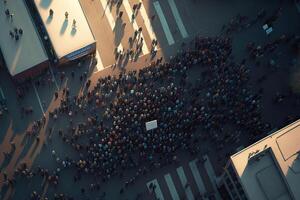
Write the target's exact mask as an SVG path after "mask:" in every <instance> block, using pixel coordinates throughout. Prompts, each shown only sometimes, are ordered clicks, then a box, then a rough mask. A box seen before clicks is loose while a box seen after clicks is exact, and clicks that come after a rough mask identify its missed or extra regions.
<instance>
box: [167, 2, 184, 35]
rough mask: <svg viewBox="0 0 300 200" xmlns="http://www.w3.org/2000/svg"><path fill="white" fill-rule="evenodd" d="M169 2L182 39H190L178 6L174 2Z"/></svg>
mask: <svg viewBox="0 0 300 200" xmlns="http://www.w3.org/2000/svg"><path fill="white" fill-rule="evenodd" d="M168 2H169V5H170V7H171V11H172V13H173V16H174V18H175V21H176V24H177V26H178V28H179V31H180V33H181V35H182V37H183V38H187V37H188V33H187V31H186V29H185V26H184V24H183V22H182V20H181V17H180V14H179V12H178V9H177V6H176V4H175V1H174V0H168Z"/></svg>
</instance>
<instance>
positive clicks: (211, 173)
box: [203, 155, 221, 200]
mask: <svg viewBox="0 0 300 200" xmlns="http://www.w3.org/2000/svg"><path fill="white" fill-rule="evenodd" d="M203 158H204V160H205V162H204V168H205V170H206V172H207V175H208V178H209V180H210V182H211V184H212V186H213V188H214V191H215V197H216V199H217V200H220V199H221V196H220V194H219V191H218V189H217V187H216V178H217V176H216V174H215V171H214V168H213V166H212V164H211V162H210V160H209V157H208V156H207V155H205V156H203Z"/></svg>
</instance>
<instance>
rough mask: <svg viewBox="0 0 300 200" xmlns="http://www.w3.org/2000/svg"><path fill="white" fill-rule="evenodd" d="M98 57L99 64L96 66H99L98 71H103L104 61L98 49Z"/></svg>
mask: <svg viewBox="0 0 300 200" xmlns="http://www.w3.org/2000/svg"><path fill="white" fill-rule="evenodd" d="M96 59H97V65H96V68H97V72H98V71H101V70H103V69H104V66H103V62H102V60H101V57H100V54H99V51H98V50H97V52H96Z"/></svg>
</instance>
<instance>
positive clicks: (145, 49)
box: [123, 0, 149, 55]
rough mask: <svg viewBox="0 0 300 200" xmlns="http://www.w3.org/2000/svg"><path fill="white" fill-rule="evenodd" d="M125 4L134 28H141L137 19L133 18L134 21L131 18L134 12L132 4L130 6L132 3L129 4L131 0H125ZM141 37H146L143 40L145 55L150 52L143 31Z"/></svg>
mask: <svg viewBox="0 0 300 200" xmlns="http://www.w3.org/2000/svg"><path fill="white" fill-rule="evenodd" d="M123 6H124V8H125V11H126V13H127V15H128V18H129V21H131V24H132V25H133V29H134V30H138V29H139V26H138V25H137V23H136V21H135V20H133V21H132V20H131V19H132V14H133V12H132V10H131V6H130V4H129V1H128V0H123ZM141 37H142V38H143V39H144V40H143V47H142V51H143V54H144V55H147V54H148V53H149V49H148V47H147V44H146V42H145V38H144V36H143V33H141Z"/></svg>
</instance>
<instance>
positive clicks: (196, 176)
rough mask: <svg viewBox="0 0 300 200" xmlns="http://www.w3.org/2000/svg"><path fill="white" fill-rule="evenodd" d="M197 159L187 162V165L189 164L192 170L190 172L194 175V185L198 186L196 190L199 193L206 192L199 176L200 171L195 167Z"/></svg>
mask: <svg viewBox="0 0 300 200" xmlns="http://www.w3.org/2000/svg"><path fill="white" fill-rule="evenodd" d="M196 162H197V159H195V160H193V161H191V162H189V166H190V169H191V171H192V174H193V176H194V179H195V182H196V185H197V187H198V190H199V192H200V193H201V194H204V193H206V188H205V185H204V183H203V180H202V178H201V176H200V173H199V170H198V167H197V164H196Z"/></svg>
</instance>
